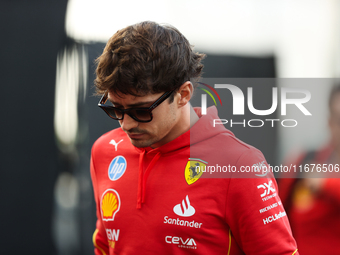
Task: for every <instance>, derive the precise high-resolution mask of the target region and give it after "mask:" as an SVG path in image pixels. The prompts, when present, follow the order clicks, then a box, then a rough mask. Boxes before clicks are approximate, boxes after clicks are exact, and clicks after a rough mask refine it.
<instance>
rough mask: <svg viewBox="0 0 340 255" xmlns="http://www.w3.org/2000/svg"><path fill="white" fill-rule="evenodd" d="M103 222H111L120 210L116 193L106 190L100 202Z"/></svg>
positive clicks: (112, 190)
mask: <svg viewBox="0 0 340 255" xmlns="http://www.w3.org/2000/svg"><path fill="white" fill-rule="evenodd" d="M100 207H101V213H102V219H103V221H113V220H114V218H115V215H116V213H117V212H118V211H119V209H120V198H119V194H118V192H117V191H115V190H114V189H107V190H105V192H104V193H103V195H102V200H101V202H100Z"/></svg>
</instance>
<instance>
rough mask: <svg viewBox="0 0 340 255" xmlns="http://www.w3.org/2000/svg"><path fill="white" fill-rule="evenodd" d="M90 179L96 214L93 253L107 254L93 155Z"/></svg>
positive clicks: (107, 245) (106, 241)
mask: <svg viewBox="0 0 340 255" xmlns="http://www.w3.org/2000/svg"><path fill="white" fill-rule="evenodd" d="M90 169H91V179H92V185H93V191H94V199H95V201H96V214H97V223H96V230H95V231H94V233H93V237H92V241H93V245H94V253H95V255H107V254H109V244H108V240H107V236H106V232H105V228H104V226H103V223H102V220H101V213H100V199H99V198H98V194H97V178H96V172H95V167H94V163H93V156H92V157H91V167H90Z"/></svg>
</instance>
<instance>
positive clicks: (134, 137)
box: [127, 133, 144, 139]
mask: <svg viewBox="0 0 340 255" xmlns="http://www.w3.org/2000/svg"><path fill="white" fill-rule="evenodd" d="M127 135H128V136H129V137H130V138H131V139H140V138H141V137H142V136H143V135H144V133H138V134H129V133H128V134H127Z"/></svg>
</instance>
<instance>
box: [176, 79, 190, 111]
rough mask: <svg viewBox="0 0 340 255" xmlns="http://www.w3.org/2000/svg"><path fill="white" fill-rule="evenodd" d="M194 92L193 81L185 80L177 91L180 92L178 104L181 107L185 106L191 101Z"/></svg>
mask: <svg viewBox="0 0 340 255" xmlns="http://www.w3.org/2000/svg"><path fill="white" fill-rule="evenodd" d="M193 92H194V87H193V86H192V84H191V82H190V81H186V82H184V83H183V84H182V85H181V87H180V88H179V89H178V91H177V93H178V94H179V98H178V106H179V107H183V106H185V105H186V104H187V103H188V102H189V101H190V99H191V97H192V94H193Z"/></svg>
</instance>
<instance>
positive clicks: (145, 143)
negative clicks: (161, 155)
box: [108, 92, 180, 148]
mask: <svg viewBox="0 0 340 255" xmlns="http://www.w3.org/2000/svg"><path fill="white" fill-rule="evenodd" d="M162 94H163V93H159V94H147V95H145V96H140V97H135V96H132V95H124V94H119V95H117V94H114V93H111V92H109V93H108V99H109V100H110V101H111V103H112V104H113V105H114V106H115V107H117V108H122V109H128V108H140V107H150V106H151V105H152V104H153V103H154V102H155V101H156V100H157V99H158V98H159V97H160V96H161V95H162ZM175 101H176V100H174V102H172V103H169V99H166V100H165V101H164V102H162V103H161V104H160V105H158V106H157V107H156V108H155V109H154V110H153V111H152V114H153V119H152V121H151V122H146V123H142V122H138V121H136V120H134V119H132V118H131V117H130V116H129V115H128V114H124V118H123V120H119V123H120V125H121V128H122V129H123V131H124V132H125V133H126V134H127V135H128V136H129V138H130V141H131V143H132V144H133V145H134V146H136V147H149V146H151V147H153V148H156V147H159V146H161V145H163V144H165V143H167V142H169V141H171V140H172V139H173V134H174V133H175V132H176V129H177V127H178V125H180V123H179V115H180V109H179V108H178V107H177V105H176V103H175Z"/></svg>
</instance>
